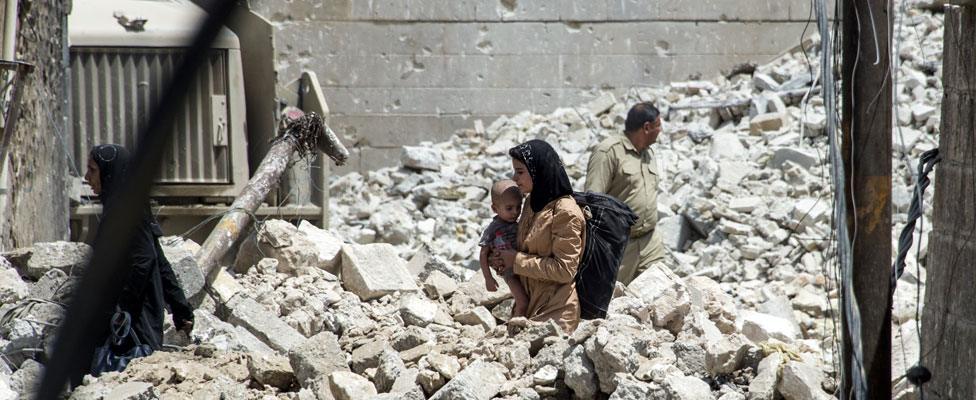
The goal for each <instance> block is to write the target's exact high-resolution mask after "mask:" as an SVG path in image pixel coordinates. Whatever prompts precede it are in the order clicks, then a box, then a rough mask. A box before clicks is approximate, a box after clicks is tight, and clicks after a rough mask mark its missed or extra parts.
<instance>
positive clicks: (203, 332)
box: [190, 309, 275, 356]
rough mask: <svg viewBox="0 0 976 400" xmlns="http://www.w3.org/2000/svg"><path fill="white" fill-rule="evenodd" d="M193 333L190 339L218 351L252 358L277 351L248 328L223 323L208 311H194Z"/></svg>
mask: <svg viewBox="0 0 976 400" xmlns="http://www.w3.org/2000/svg"><path fill="white" fill-rule="evenodd" d="M193 316H194V319H193V331H192V332H190V338H191V339H192V340H193V341H195V342H199V343H206V344H210V345H213V346H214V347H215V348H217V349H218V350H223V351H240V352H243V353H248V354H250V355H252V356H263V355H273V354H275V350H274V349H272V348H271V347H269V346H268V345H266V344H264V342H262V341H261V339H258V338H257V337H256V336H254V334H252V333H251V332H249V331H248V330H247V329H246V328H244V327H240V326H234V325H231V324H228V323H226V322H224V321H221V320H220V319H218V318H217V317H215V316H213V314H210V313H209V312H207V311H204V310H201V309H196V310H194V311H193Z"/></svg>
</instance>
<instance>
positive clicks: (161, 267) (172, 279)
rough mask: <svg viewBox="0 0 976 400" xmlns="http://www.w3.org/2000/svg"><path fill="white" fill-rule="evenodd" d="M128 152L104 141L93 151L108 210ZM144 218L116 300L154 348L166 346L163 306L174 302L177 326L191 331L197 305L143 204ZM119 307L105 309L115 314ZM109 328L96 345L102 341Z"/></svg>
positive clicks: (94, 172) (92, 177) (98, 188)
mask: <svg viewBox="0 0 976 400" xmlns="http://www.w3.org/2000/svg"><path fill="white" fill-rule="evenodd" d="M128 161H129V153H128V151H126V149H125V148H124V147H122V146H119V145H116V144H105V145H99V146H95V147H94V148H93V149H92V150H91V153H90V158H89V160H88V170H87V172H86V173H85V180H86V181H87V182H88V184H89V185H90V186H91V188H92V191H94V192H95V194H97V195H98V196H99V199H100V200H101V202H102V210H103V213H104V212H105V210H107V209H109V208H110V207H115V206H117V204H115V199H116V198H117V195H118V193H117V190H119V188H120V186H121V184H122V180H123V177H124V176H125V173H126V167H127V165H128ZM142 208H143V212H142V221H141V223H140V224H139V225H138V227H137V228H136V231H135V234H134V236H133V239H132V240H133V242H132V247H131V248H130V251H129V265H130V267H129V269H128V271H126V272H127V276H125V277H123V280H121V282H122V283H123V287H122V291H121V294H120V296H119V299H118V302H117V303H116V304H117V305H118V307H119V309H121V310H122V311H125V312H128V313H129V315H130V316H131V327H132V332H133V333H134V334H135V335H136V336H137V337H138V339H139V341H140V342H141V343H142V344H147V345H149V347H151V348H152V349H153V350H154V351H155V350H159V349H160V348H161V347H162V346H163V315H164V308H165V307H167V306H169V310H170V312H171V313H172V314H173V325H174V326H176V328H177V329H180V330H184V331H186V332H187V333H189V332H190V330H191V329H192V328H193V308H192V307H191V306H190V304H189V303H188V302H187V300H186V296H184V294H183V289H182V287H181V286H180V282H179V280H177V278H176V274H174V273H173V268H172V266H171V265H170V263H169V261H168V260H166V256H165V255H163V251H162V248H161V247H160V246H159V237H160V236H162V230H161V229H160V228H159V224H158V223H157V222H156V220H155V218H154V217H153V215H152V213H151V212H150V210H149V205H148V204H146V205H143V206H142ZM114 311H115V310H114V309H113V310H106V312H107V313H112V312H114ZM107 335H108V330H107V329H106V333H105V336H103V337H102V338H101V339H100V340H99V341H98V342H96V343H99V344H101V343H103V342H104V341H105V338H106V337H107Z"/></svg>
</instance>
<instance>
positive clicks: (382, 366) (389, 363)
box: [373, 348, 416, 393]
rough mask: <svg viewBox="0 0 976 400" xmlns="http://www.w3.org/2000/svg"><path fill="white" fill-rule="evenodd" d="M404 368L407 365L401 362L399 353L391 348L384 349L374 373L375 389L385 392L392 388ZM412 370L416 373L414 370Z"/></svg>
mask: <svg viewBox="0 0 976 400" xmlns="http://www.w3.org/2000/svg"><path fill="white" fill-rule="evenodd" d="M406 369H407V367H406V365H404V364H403V360H401V359H400V354H399V353H397V352H396V351H394V350H393V349H391V348H387V349H386V350H384V351H383V354H380V357H379V360H378V361H377V366H376V375H375V377H374V378H373V382H375V383H376V390H377V391H379V392H380V393H386V392H389V391H390V390H392V389H393V388H394V386H395V385H396V382H397V380H398V379H399V377H400V375H402V374H403V373H404V371H406ZM414 371H415V372H414V373H415V374H416V370H414ZM414 380H416V377H414ZM410 383H413V382H410ZM408 390H409V388H408Z"/></svg>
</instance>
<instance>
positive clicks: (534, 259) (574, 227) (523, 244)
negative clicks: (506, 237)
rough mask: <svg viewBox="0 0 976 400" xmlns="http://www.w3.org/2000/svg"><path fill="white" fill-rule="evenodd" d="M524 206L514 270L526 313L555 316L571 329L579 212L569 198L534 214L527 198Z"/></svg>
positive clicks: (576, 313)
mask: <svg viewBox="0 0 976 400" xmlns="http://www.w3.org/2000/svg"><path fill="white" fill-rule="evenodd" d="M525 204H526V206H525V207H524V208H523V209H522V210H523V211H522V218H521V219H520V220H519V227H518V229H519V234H518V247H519V252H518V254H517V255H516V256H515V266H514V268H515V274H516V275H518V276H519V278H521V281H522V285H523V286H524V287H525V291H526V293H527V294H528V297H529V305H528V308H527V311H526V315H527V316H528V317H529V319H531V320H533V321H546V320H550V319H551V320H554V321H555V322H556V323H557V324H558V325H559V326H560V327H562V328H563V329H564V330H565V331H566V332H572V331H574V330H576V326H577V325H579V321H580V317H579V298H578V297H577V296H576V283H575V281H574V278H575V277H576V267H577V266H578V265H579V260H580V258H581V257H582V255H583V243H584V241H583V235H584V232H585V231H584V226H585V221H584V219H583V212H582V211H581V210H580V208H579V206H577V205H576V201H575V200H573V198H572V197H571V196H565V197H561V198H559V199H556V200H554V201H552V202H550V203H549V204H547V205H546V207H545V208H543V209H542V210H541V211H539V213H535V212H533V211H532V208H531V207H529V206H528V204H529V200H528V199H526V201H525Z"/></svg>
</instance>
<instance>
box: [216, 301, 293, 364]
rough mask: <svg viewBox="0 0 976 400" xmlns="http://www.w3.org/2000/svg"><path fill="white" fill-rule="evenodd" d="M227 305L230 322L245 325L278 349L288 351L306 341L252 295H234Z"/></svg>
mask: <svg viewBox="0 0 976 400" xmlns="http://www.w3.org/2000/svg"><path fill="white" fill-rule="evenodd" d="M225 306H226V307H227V309H228V310H229V318H228V322H230V323H232V324H234V325H240V326H243V327H244V328H246V329H247V330H248V331H250V332H251V333H253V334H254V336H257V337H258V339H261V341H263V342H264V343H266V344H267V345H268V346H271V348H273V349H275V350H277V351H281V352H287V351H288V350H289V349H291V348H293V347H295V346H298V345H300V344H302V342H304V341H305V337H304V336H302V334H301V333H298V331H296V330H295V328H292V327H291V326H289V325H288V324H286V323H285V322H284V321H282V320H281V319H279V318H278V316H277V315H274V314H272V313H271V312H270V311H268V309H266V308H264V306H262V305H261V304H260V303H258V302H256V301H254V299H251V298H250V297H245V296H241V295H238V296H234V297H233V298H231V299H230V301H228V302H227V304H226V305H225Z"/></svg>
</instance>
